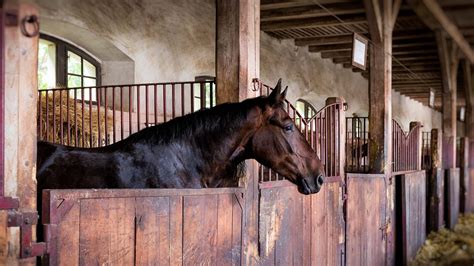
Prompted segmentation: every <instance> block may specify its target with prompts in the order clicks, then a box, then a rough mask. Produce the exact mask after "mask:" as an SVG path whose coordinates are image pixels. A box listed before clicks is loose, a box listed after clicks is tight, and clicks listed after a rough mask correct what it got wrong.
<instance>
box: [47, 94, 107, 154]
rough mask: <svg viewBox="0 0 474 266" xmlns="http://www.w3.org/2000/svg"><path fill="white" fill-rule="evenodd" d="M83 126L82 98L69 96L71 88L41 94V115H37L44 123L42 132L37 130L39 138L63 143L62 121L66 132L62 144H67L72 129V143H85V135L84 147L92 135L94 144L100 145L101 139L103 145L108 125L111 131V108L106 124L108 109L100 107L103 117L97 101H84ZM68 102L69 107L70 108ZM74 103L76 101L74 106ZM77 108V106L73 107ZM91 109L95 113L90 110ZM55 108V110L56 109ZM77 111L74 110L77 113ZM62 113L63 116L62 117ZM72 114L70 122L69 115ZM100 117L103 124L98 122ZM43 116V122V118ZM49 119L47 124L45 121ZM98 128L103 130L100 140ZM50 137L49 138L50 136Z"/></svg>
mask: <svg viewBox="0 0 474 266" xmlns="http://www.w3.org/2000/svg"><path fill="white" fill-rule="evenodd" d="M84 102H85V104H84V127H83V126H82V117H83V115H82V113H83V110H82V101H81V100H74V99H73V98H71V97H70V96H69V95H68V91H63V92H62V93H61V94H60V93H59V91H58V92H56V93H55V95H54V105H53V94H52V93H48V94H47V95H45V93H44V92H43V94H42V95H41V110H40V111H41V115H40V114H38V125H39V123H41V132H38V137H39V139H41V140H47V141H50V142H54V143H61V124H62V132H63V141H62V143H64V144H67V134H68V129H69V134H70V143H69V145H70V146H78V147H80V146H82V138H83V137H84V144H85V147H90V139H91V135H92V145H93V146H94V147H97V146H98V144H99V142H100V143H101V145H103V144H104V140H105V127H106V126H107V132H108V133H109V134H110V133H111V132H112V123H113V121H112V112H111V110H108V114H107V125H106V124H105V108H104V107H100V116H99V114H98V112H97V111H98V110H97V108H98V106H97V104H94V103H93V104H92V105H90V104H89V101H84ZM68 103H69V108H68ZM74 103H75V104H76V105H75V107H74ZM74 108H75V109H74ZM90 108H92V116H91V114H90V111H91V109H90ZM47 110H48V119H46V111H47ZM53 110H54V111H53ZM74 111H75V112H74ZM61 112H62V119H61ZM68 113H69V123H68V119H67V115H68ZM99 118H100V123H99ZM40 119H41V121H40ZM91 119H92V130H91V128H90V124H89V123H90V121H91ZM46 120H48V123H47V122H46ZM99 127H100V132H101V140H99ZM76 131H77V139H78V141H77V143H76ZM48 136H49V137H48Z"/></svg>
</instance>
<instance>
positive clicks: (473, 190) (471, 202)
mask: <svg viewBox="0 0 474 266" xmlns="http://www.w3.org/2000/svg"><path fill="white" fill-rule="evenodd" d="M473 73H474V70H473ZM469 142H470V143H469V160H468V162H469V170H468V172H469V189H468V200H467V202H468V203H467V205H468V206H467V207H466V212H474V140H473V139H469Z"/></svg>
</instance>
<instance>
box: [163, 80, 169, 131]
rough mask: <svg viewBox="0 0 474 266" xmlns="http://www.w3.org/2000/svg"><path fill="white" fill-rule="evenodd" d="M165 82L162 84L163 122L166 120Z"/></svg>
mask: <svg viewBox="0 0 474 266" xmlns="http://www.w3.org/2000/svg"><path fill="white" fill-rule="evenodd" d="M167 120H168V119H167V118H166V84H163V122H166V121H167Z"/></svg>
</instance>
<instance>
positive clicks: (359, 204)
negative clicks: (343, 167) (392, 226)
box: [346, 174, 387, 265]
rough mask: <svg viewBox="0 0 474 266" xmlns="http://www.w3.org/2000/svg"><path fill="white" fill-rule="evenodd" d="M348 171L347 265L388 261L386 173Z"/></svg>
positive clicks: (380, 263)
mask: <svg viewBox="0 0 474 266" xmlns="http://www.w3.org/2000/svg"><path fill="white" fill-rule="evenodd" d="M347 175H348V178H347V193H348V195H349V196H348V199H347V217H346V223H347V226H346V228H347V231H346V234H347V242H346V246H347V247H346V265H384V264H385V256H386V253H387V251H386V237H385V236H384V232H383V230H382V229H383V228H384V226H385V223H386V222H385V215H386V205H385V204H386V189H387V188H386V185H385V177H384V176H383V175H370V174H367V175H364V174H357V175H352V174H347Z"/></svg>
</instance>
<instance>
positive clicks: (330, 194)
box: [259, 178, 344, 265]
mask: <svg viewBox="0 0 474 266" xmlns="http://www.w3.org/2000/svg"><path fill="white" fill-rule="evenodd" d="M335 179H336V180H337V178H335ZM260 188H261V189H260V213H259V230H260V232H259V236H260V238H259V246H260V248H259V249H260V256H261V264H262V265H343V264H344V219H343V210H342V189H341V182H340V179H338V181H333V182H326V183H325V184H324V185H323V187H322V189H321V191H320V192H319V193H317V194H313V195H307V196H306V195H303V194H301V193H299V192H298V190H297V189H296V186H295V185H293V184H291V183H289V182H288V181H285V180H283V181H272V182H265V183H261V184H260Z"/></svg>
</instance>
